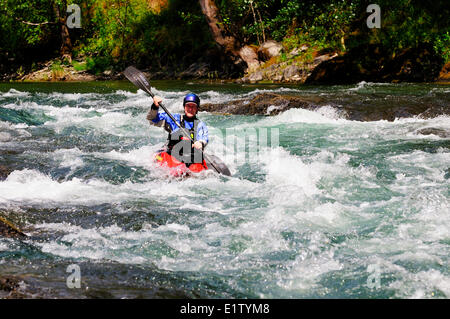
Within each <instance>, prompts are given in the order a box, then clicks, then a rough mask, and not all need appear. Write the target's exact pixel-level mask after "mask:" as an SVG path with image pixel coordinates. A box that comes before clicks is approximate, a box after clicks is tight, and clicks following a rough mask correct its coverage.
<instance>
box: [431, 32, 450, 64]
mask: <svg viewBox="0 0 450 319" xmlns="http://www.w3.org/2000/svg"><path fill="white" fill-rule="evenodd" d="M434 49H435V50H436V52H439V53H440V54H441V55H442V57H443V58H444V61H445V63H447V62H450V33H449V31H447V32H446V33H443V34H441V35H439V36H437V37H436V40H435V42H434Z"/></svg>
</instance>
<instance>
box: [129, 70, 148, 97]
mask: <svg viewBox="0 0 450 319" xmlns="http://www.w3.org/2000/svg"><path fill="white" fill-rule="evenodd" d="M123 74H124V75H125V77H126V78H127V79H128V80H130V82H131V83H133V84H134V85H136V86H137V87H138V88H140V89H141V90H142V91H144V92H147V93H148V94H150V96H151V97H153V93H152V91H151V87H150V83H148V81H147V79H146V78H145V75H144V73H142V72H141V71H139V70H138V69H136V68H135V67H133V66H129V67H128V68H126V69H125V71H123Z"/></svg>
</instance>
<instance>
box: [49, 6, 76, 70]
mask: <svg viewBox="0 0 450 319" xmlns="http://www.w3.org/2000/svg"><path fill="white" fill-rule="evenodd" d="M63 8H64V14H62V15H61V11H60V7H59V6H58V4H56V3H53V10H54V12H55V15H56V21H57V23H58V24H59V28H60V34H61V48H60V54H61V57H62V58H63V59H68V60H69V62H72V41H71V40H70V34H69V28H68V27H67V24H66V22H67V15H66V14H65V9H66V8H67V1H63Z"/></svg>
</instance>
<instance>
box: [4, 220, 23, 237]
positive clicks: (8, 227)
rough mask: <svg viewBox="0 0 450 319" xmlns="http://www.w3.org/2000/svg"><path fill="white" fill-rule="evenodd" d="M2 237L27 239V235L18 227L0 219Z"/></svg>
mask: <svg viewBox="0 0 450 319" xmlns="http://www.w3.org/2000/svg"><path fill="white" fill-rule="evenodd" d="M0 236H4V237H8V238H25V237H27V235H25V234H24V233H22V232H21V231H20V230H19V229H18V228H17V227H15V226H14V225H13V224H12V223H10V222H9V221H7V220H6V219H4V218H3V217H0Z"/></svg>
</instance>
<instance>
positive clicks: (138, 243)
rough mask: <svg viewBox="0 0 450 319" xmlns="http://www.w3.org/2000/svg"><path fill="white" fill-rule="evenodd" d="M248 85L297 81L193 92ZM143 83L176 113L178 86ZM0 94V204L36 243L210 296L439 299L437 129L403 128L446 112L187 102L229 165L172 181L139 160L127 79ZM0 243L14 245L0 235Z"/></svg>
mask: <svg viewBox="0 0 450 319" xmlns="http://www.w3.org/2000/svg"><path fill="white" fill-rule="evenodd" d="M374 87H375V85H371V84H367V83H360V84H358V85H356V86H353V87H350V88H346V90H347V92H348V93H349V94H353V93H354V92H355V91H356V92H358V91H360V90H361V89H363V88H365V89H368V88H369V89H370V90H372V89H373V90H376V89H377V88H378V87H375V88H374ZM383 87H384V86H383V85H379V89H383ZM261 91H274V92H278V93H282V92H297V93H298V90H296V89H295V88H278V89H272V90H270V89H269V90H268V89H256V90H251V91H249V92H244V93H242V92H241V93H234V94H233V93H230V92H221V91H217V90H205V91H203V92H201V93H200V94H199V95H200V98H201V99H202V103H209V102H211V103H220V102H224V101H228V100H230V99H236V98H245V97H251V96H253V95H255V94H257V93H259V92H261ZM154 92H155V94H157V95H160V96H163V97H164V99H165V104H166V106H167V107H168V109H169V110H170V111H171V112H182V107H181V103H180V101H181V100H182V97H183V96H184V95H185V94H186V93H188V92H189V91H188V90H182V91H179V90H158V89H154ZM0 93H1V94H0V107H1V110H2V112H3V113H1V116H2V117H1V121H0V132H1V133H0V150H1V152H0V158H1V159H2V162H1V165H6V166H7V167H9V168H11V170H12V172H11V173H10V174H9V176H8V177H7V178H6V179H5V180H3V181H0V210H1V211H6V212H8V214H10V215H12V216H21V218H22V220H23V221H24V222H23V225H24V227H25V228H26V229H28V230H29V232H30V233H33V232H38V233H39V234H52V235H51V236H50V239H48V240H39V241H33V240H29V241H28V244H30V245H34V246H35V247H37V248H38V250H39V251H40V252H42V253H44V254H49V255H51V256H55V257H58V258H62V259H65V258H66V259H70V260H72V261H75V262H76V261H77V260H78V261H80V262H82V261H83V262H86V261H90V262H94V263H110V262H113V263H118V264H122V265H139V266H142V267H152V268H155V269H158V270H161V271H168V272H173V273H177V274H185V276H187V277H186V278H196V280H204V281H205V282H207V283H209V284H210V285H211V286H212V287H213V288H212V289H215V291H216V292H217V293H218V295H219V296H220V295H221V293H223V294H224V295H226V294H225V293H224V292H223V291H232V293H231V295H232V296H245V297H256V298H291V297H294V298H303V297H380V296H381V297H394V298H395V297H396V298H434V297H444V298H449V297H450V268H449V266H448V265H449V264H448V261H449V255H450V231H449V229H450V215H449V211H450V200H449V194H450V184H449V175H450V172H449V167H450V166H449V163H450V150H449V139H448V138H447V139H446V138H442V137H439V136H436V135H433V134H431V135H422V134H419V133H417V131H418V130H420V129H423V128H429V127H433V128H438V129H442V130H446V131H450V118H449V117H448V116H439V117H436V118H431V119H422V118H403V119H396V120H395V121H392V122H389V121H375V122H358V121H351V120H348V119H346V117H345V116H344V115H343V114H342V113H341V111H339V110H337V109H336V108H335V107H333V106H332V105H325V106H322V107H320V108H318V109H317V110H316V111H309V110H303V109H290V110H288V111H286V112H283V113H281V114H279V115H276V116H273V117H266V116H224V115H217V114H210V113H206V112H201V113H200V114H199V117H200V118H201V119H202V120H203V121H205V122H206V123H207V124H208V127H209V133H210V137H211V138H210V144H209V145H208V148H207V149H208V151H209V152H210V153H211V154H216V155H218V156H219V157H220V158H222V160H223V161H224V162H225V163H226V164H227V165H228V167H229V168H230V170H231V172H232V174H233V176H232V177H231V178H228V177H223V176H217V175H216V174H214V173H213V172H206V173H203V174H201V176H198V177H195V178H189V179H177V178H170V177H168V176H167V174H166V173H165V172H164V171H161V170H159V169H158V167H157V166H156V165H155V164H154V163H153V162H152V160H151V156H152V154H153V153H154V152H156V151H157V150H158V149H159V148H160V147H161V146H162V145H163V144H164V142H165V139H166V133H165V132H164V131H163V130H162V129H161V128H157V127H153V126H150V125H149V124H148V122H147V120H146V118H145V117H146V112H147V111H148V108H149V106H150V102H149V98H148V97H147V96H146V94H145V93H144V92H142V91H138V92H137V93H133V92H129V91H127V90H116V91H114V92H111V93H61V92H50V93H36V92H27V91H20V90H16V89H10V90H8V91H7V92H0ZM307 93H308V94H322V93H321V92H320V90H319V92H316V91H315V90H311V91H309V92H307ZM432 93H433V92H432V91H431V93H430V94H432ZM261 134H262V135H261ZM264 134H267V141H266V143H263V145H262V146H261V147H259V148H250V149H249V147H248V145H249V140H250V141H253V142H255V141H260V140H259V139H260V138H262V139H263V138H266V136H265V135H264ZM261 136H262V137H261ZM252 139H253V140H252ZM246 145H247V146H246ZM37 212H39V213H37ZM41 236H42V235H41ZM8 250H12V251H14V250H16V251H17V253H18V254H20V245H19V246H17V244H16V243H15V242H14V241H11V240H9V239H0V251H8ZM23 257H24V258H25V259H27V258H30V259H31V260H32V259H33V257H30V256H23ZM374 267H375V269H378V271H379V272H378V275H377V276H379V278H378V279H379V283H380V285H379V286H377V287H376V288H373V287H372V286H370V280H369V279H370V278H373V273H372V272H371V270H370V269H374ZM183 276H184V275H183ZM217 278H220V280H221V283H220V284H218V285H217V286H216V284H215V280H217ZM224 287H226V288H224Z"/></svg>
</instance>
